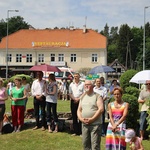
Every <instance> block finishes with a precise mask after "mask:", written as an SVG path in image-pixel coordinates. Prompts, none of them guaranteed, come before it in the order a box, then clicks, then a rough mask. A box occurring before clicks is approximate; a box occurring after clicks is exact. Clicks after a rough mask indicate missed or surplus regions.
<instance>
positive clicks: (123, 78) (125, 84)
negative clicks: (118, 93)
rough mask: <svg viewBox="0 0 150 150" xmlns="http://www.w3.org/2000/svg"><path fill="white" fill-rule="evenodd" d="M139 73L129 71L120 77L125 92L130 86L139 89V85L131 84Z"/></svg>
mask: <svg viewBox="0 0 150 150" xmlns="http://www.w3.org/2000/svg"><path fill="white" fill-rule="evenodd" d="M137 72H138V71H136V70H133V69H131V70H128V71H126V72H125V73H123V74H122V75H121V77H120V86H121V87H122V89H123V90H124V91H125V90H126V88H127V87H129V86H134V87H137V88H138V85H137V84H135V83H130V82H129V81H130V79H131V78H132V77H133V76H134V75H135V74H136V73H137Z"/></svg>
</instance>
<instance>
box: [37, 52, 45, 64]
mask: <svg viewBox="0 0 150 150" xmlns="http://www.w3.org/2000/svg"><path fill="white" fill-rule="evenodd" d="M38 62H44V54H39V55H38Z"/></svg>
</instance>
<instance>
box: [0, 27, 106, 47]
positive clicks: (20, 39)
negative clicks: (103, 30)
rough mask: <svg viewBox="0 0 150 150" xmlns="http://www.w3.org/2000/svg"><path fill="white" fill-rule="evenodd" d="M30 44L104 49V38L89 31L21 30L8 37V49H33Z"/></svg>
mask: <svg viewBox="0 0 150 150" xmlns="http://www.w3.org/2000/svg"><path fill="white" fill-rule="evenodd" d="M32 42H36V43H37V42H42V43H44V42H69V46H68V48H106V37H105V36H103V35H101V34H99V33H97V32H96V31H94V30H91V29H87V32H86V33H83V30H82V29H74V30H70V29H44V30H28V29H23V30H19V31H17V32H15V33H13V34H11V35H9V37H8V48H14V49H15V48H17V49H18V48H20V49H21V48H27V49H30V48H34V47H33V46H32ZM5 47H6V37H4V38H2V41H1V42H0V48H5ZM51 47H52V46H51Z"/></svg>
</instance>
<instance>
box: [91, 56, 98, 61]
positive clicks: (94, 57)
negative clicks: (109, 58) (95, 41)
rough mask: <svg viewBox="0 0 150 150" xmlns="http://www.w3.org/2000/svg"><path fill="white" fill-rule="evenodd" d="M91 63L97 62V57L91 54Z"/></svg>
mask: <svg viewBox="0 0 150 150" xmlns="http://www.w3.org/2000/svg"><path fill="white" fill-rule="evenodd" d="M92 62H98V55H97V54H92Z"/></svg>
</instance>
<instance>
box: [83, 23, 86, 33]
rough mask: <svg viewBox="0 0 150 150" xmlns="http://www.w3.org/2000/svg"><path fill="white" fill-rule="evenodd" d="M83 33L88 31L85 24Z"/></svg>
mask: <svg viewBox="0 0 150 150" xmlns="http://www.w3.org/2000/svg"><path fill="white" fill-rule="evenodd" d="M83 33H86V25H83Z"/></svg>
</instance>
